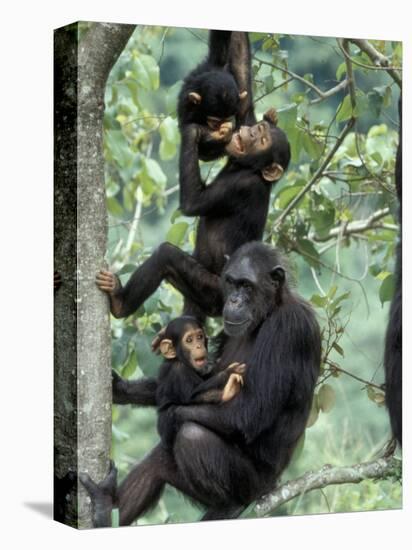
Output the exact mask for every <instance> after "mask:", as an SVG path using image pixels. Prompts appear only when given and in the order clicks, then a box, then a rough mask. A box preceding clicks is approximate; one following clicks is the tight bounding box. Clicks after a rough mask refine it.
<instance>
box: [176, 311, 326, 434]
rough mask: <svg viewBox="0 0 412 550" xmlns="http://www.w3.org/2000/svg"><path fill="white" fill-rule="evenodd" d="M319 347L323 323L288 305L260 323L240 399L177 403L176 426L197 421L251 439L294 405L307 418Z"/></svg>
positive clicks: (301, 416)
mask: <svg viewBox="0 0 412 550" xmlns="http://www.w3.org/2000/svg"><path fill="white" fill-rule="evenodd" d="M291 327H292V328H293V330H291ZM320 349H321V343H320V333H319V327H318V324H317V322H316V319H315V318H314V316H313V313H312V312H311V310H310V308H309V307H308V306H306V305H305V304H303V303H295V304H288V305H287V306H286V309H284V310H282V311H281V312H279V314H276V313H275V314H273V315H272V316H271V317H270V318H268V319H267V320H266V321H265V322H264V323H263V325H262V326H261V328H260V330H259V334H258V337H257V339H256V342H255V351H254V353H253V356H252V357H251V359H250V364H249V361H248V370H247V373H246V376H245V386H244V388H243V389H242V391H241V392H240V393H239V395H238V396H237V398H236V399H234V400H232V401H229V402H227V403H225V404H224V405H222V406H220V407H214V406H209V405H198V406H196V405H194V406H188V407H178V408H177V409H176V411H175V414H176V424H177V426H179V425H180V424H182V423H183V422H187V421H192V422H197V423H198V424H202V425H203V426H205V427H207V428H209V429H211V430H213V431H215V432H216V433H220V434H222V435H232V434H234V433H238V434H239V433H240V434H242V435H243V436H244V438H245V440H246V441H249V442H250V441H253V440H254V439H255V438H256V437H257V436H258V435H259V434H260V433H262V432H263V431H264V430H266V429H268V428H270V427H271V426H273V425H274V424H275V423H276V421H277V420H278V419H279V417H280V416H281V415H282V414H284V413H285V412H287V410H289V409H290V410H291V411H292V414H293V415H295V416H296V417H299V418H303V421H305V420H306V417H307V414H309V410H310V405H311V402H312V396H313V390H314V387H315V382H316V379H317V376H318V374H319V367H320Z"/></svg>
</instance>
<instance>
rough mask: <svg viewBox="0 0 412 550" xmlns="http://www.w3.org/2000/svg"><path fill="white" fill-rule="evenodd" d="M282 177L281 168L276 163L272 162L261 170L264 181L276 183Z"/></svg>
mask: <svg viewBox="0 0 412 550" xmlns="http://www.w3.org/2000/svg"><path fill="white" fill-rule="evenodd" d="M282 176H283V168H282V167H281V165H280V164H278V163H277V162H272V164H271V165H270V166H267V167H266V168H263V170H262V177H263V179H264V180H266V181H270V182H273V181H278V180H280V178H281V177H282Z"/></svg>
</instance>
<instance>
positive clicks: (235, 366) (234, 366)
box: [226, 363, 247, 375]
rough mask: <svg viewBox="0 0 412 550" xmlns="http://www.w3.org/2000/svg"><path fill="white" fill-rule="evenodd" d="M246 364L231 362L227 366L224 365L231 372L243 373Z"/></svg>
mask: <svg viewBox="0 0 412 550" xmlns="http://www.w3.org/2000/svg"><path fill="white" fill-rule="evenodd" d="M246 369H247V367H246V364H245V363H231V364H230V365H229V366H228V367H226V370H227V371H230V372H231V373H232V372H233V373H235V374H240V375H243V374H245V372H246Z"/></svg>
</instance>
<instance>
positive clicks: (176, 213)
mask: <svg viewBox="0 0 412 550" xmlns="http://www.w3.org/2000/svg"><path fill="white" fill-rule="evenodd" d="M181 215H182V211H181V210H180V209H179V208H176V210H175V211H174V212H173V214H172V216H171V218H170V222H171V223H175V221H176V220H177V218H180V216H181Z"/></svg>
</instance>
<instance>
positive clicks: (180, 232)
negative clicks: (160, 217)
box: [166, 222, 189, 246]
mask: <svg viewBox="0 0 412 550" xmlns="http://www.w3.org/2000/svg"><path fill="white" fill-rule="evenodd" d="M188 227H189V224H188V223H186V222H178V223H175V224H173V225H172V227H171V228H170V229H169V231H168V232H167V235H166V240H167V241H168V242H169V243H172V244H174V245H175V246H179V245H180V244H181V243H182V242H183V239H184V237H185V235H186V231H187V228H188Z"/></svg>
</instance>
